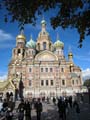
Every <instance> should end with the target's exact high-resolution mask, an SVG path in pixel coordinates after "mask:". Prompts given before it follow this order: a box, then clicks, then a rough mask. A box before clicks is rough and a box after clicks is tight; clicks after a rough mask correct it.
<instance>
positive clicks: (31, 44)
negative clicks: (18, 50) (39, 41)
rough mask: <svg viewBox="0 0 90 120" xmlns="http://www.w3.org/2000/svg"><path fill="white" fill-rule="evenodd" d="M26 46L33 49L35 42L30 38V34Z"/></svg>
mask: <svg viewBox="0 0 90 120" xmlns="http://www.w3.org/2000/svg"><path fill="white" fill-rule="evenodd" d="M26 47H28V48H33V49H35V47H36V42H35V41H34V40H33V39H32V36H31V38H30V40H29V41H28V42H27V43H26Z"/></svg>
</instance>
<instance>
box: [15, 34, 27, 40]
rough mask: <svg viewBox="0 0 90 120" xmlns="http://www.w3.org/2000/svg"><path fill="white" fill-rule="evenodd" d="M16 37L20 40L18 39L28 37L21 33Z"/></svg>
mask: <svg viewBox="0 0 90 120" xmlns="http://www.w3.org/2000/svg"><path fill="white" fill-rule="evenodd" d="M16 39H17V40H18V39H22V40H26V37H25V36H24V35H22V34H21V35H18V36H17V37H16Z"/></svg>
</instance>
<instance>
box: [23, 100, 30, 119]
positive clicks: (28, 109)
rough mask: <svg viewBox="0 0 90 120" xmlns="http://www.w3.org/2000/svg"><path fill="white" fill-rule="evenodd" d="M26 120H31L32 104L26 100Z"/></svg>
mask: <svg viewBox="0 0 90 120" xmlns="http://www.w3.org/2000/svg"><path fill="white" fill-rule="evenodd" d="M24 108H25V120H31V103H30V102H29V101H28V100H26V102H25V107H24Z"/></svg>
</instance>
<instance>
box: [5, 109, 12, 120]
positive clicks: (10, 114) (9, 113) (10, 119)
mask: <svg viewBox="0 0 90 120" xmlns="http://www.w3.org/2000/svg"><path fill="white" fill-rule="evenodd" d="M5 120H13V113H12V110H11V108H9V107H8V109H7V112H6V119H5Z"/></svg>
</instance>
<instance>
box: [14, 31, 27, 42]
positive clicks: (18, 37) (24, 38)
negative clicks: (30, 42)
mask: <svg viewBox="0 0 90 120" xmlns="http://www.w3.org/2000/svg"><path fill="white" fill-rule="evenodd" d="M23 32H24V31H23V29H22V30H21V31H20V34H19V35H18V36H17V37H16V40H23V41H25V40H26V37H25V36H24V33H23Z"/></svg>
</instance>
